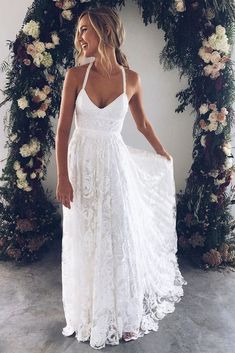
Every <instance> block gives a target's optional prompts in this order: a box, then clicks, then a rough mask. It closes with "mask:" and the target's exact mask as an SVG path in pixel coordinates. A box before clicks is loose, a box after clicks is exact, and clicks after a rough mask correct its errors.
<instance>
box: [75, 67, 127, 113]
mask: <svg viewBox="0 0 235 353" xmlns="http://www.w3.org/2000/svg"><path fill="white" fill-rule="evenodd" d="M94 61H95V60H94ZM94 61H92V62H91V63H90V66H88V68H87V71H86V74H85V78H84V82H83V86H82V88H81V90H80V91H84V92H85V94H86V96H87V98H88V99H89V101H90V102H91V103H92V104H93V106H94V107H96V108H97V109H98V110H105V109H106V108H108V107H109V106H110V105H112V104H113V103H114V102H116V101H117V100H118V98H120V97H122V96H125V97H126V98H127V101H128V96H127V94H126V82H125V81H126V77H125V76H126V75H125V71H124V67H123V66H122V65H121V73H122V87H123V91H122V93H120V94H119V95H118V96H117V97H116V98H115V99H114V100H113V101H112V102H110V103H109V104H107V105H106V106H104V107H98V105H96V104H95V103H94V102H93V101H92V100H91V98H90V96H89V95H88V93H87V91H86V84H87V80H88V77H89V73H90V69H91V67H92V65H93V63H94ZM79 93H80V92H79Z"/></svg>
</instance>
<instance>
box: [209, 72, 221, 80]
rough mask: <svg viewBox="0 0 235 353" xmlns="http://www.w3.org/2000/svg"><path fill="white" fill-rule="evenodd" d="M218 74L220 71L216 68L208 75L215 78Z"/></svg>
mask: <svg viewBox="0 0 235 353" xmlns="http://www.w3.org/2000/svg"><path fill="white" fill-rule="evenodd" d="M219 76H220V72H219V71H217V70H212V73H211V75H210V77H211V78H212V79H216V78H217V77H219Z"/></svg>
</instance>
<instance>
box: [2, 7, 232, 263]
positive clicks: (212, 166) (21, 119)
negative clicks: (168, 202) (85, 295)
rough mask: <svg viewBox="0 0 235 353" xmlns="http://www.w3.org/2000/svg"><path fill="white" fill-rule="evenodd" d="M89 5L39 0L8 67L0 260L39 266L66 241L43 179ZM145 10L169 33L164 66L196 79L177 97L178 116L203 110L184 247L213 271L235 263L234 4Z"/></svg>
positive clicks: (184, 215)
mask: <svg viewBox="0 0 235 353" xmlns="http://www.w3.org/2000/svg"><path fill="white" fill-rule="evenodd" d="M90 2H91V1H90V0H80V1H78V0H35V1H34V2H33V4H32V7H31V9H30V10H29V12H28V13H27V15H26V17H25V20H24V24H23V26H22V29H21V30H20V32H19V34H18V36H17V38H16V40H15V41H14V42H11V44H10V49H12V51H13V53H14V57H13V62H12V67H11V68H9V66H8V72H7V78H8V82H9V84H8V85H7V87H6V90H5V94H6V96H7V99H6V100H5V101H4V102H3V103H2V104H1V105H3V104H4V103H5V102H6V101H7V100H12V106H11V111H10V113H11V123H10V124H9V130H10V132H9V142H8V146H9V148H11V153H9V158H8V160H7V164H6V168H5V169H4V170H3V177H2V180H5V181H6V185H5V186H3V187H1V195H2V197H1V200H0V209H1V213H0V214H1V217H0V222H1V227H0V258H7V259H9V258H11V259H15V260H17V261H23V260H27V261H28V260H34V259H36V258H38V256H39V254H40V251H42V249H43V246H44V245H45V244H47V243H48V242H49V240H52V239H56V238H57V237H58V234H61V226H60V221H61V219H60V217H59V216H58V214H57V213H56V207H54V205H52V203H51V202H50V201H48V197H46V195H45V193H44V191H43V190H42V188H41V181H42V180H44V178H45V176H46V165H47V161H46V155H47V154H48V153H49V147H54V134H53V133H52V129H51V124H50V120H51V119H52V118H53V117H55V116H57V114H58V110H59V103H60V94H61V87H62V82H63V78H64V74H65V71H66V68H67V67H69V66H71V65H74V57H73V39H74V38H73V29H74V26H75V24H76V18H77V16H78V15H79V14H80V12H81V11H82V10H83V9H84V8H86V7H88V6H89V5H90V4H89V3H90ZM151 2H152V5H151ZM213 3H214V4H215V5H216V6H214V7H213ZM92 4H93V5H94V2H93V3H92ZM117 4H118V1H116V2H112V4H111V2H110V6H116V5H117ZM106 5H107V6H108V3H107V4H106ZM138 6H140V7H141V8H142V10H143V20H144V23H145V24H147V23H148V22H150V23H151V21H152V17H153V18H154V19H155V20H156V21H157V22H158V28H162V29H163V30H164V31H165V33H166V36H165V38H166V46H165V47H164V49H163V51H162V53H161V60H162V62H163V64H164V65H165V67H166V69H169V68H170V69H171V68H172V67H174V66H175V67H178V68H179V69H180V71H181V73H182V74H187V75H188V77H189V87H188V88H187V89H186V90H185V91H182V92H180V93H178V94H177V95H176V96H177V97H178V98H179V100H180V101H181V105H180V106H179V108H177V109H178V110H176V111H178V112H179V111H182V110H183V109H184V108H185V107H186V106H187V105H189V104H192V105H193V107H194V109H195V111H196V112H197V119H196V122H195V128H194V133H195V134H194V143H195V146H194V150H193V157H194V162H193V165H192V173H191V175H190V176H189V178H188V180H187V185H186V189H185V193H184V194H183V195H178V196H179V200H178V205H177V207H178V210H177V231H178V235H179V247H180V249H181V250H183V252H184V250H186V252H187V251H188V252H189V256H190V257H193V256H194V254H196V255H198V254H199V255H200V261H203V262H204V264H206V266H219V265H220V264H222V263H226V262H227V263H229V264H231V263H233V262H234V263H235V251H234V247H235V246H234V244H235V241H234V242H230V244H229V243H228V242H226V241H225V240H226V239H225V234H229V233H230V232H231V229H232V228H231V226H230V222H231V219H230V214H229V212H228V206H229V203H230V199H229V197H226V195H225V192H224V191H225V188H226V187H227V186H228V185H229V183H230V182H231V178H232V174H233V172H234V165H233V155H232V149H231V134H230V125H231V120H232V117H233V110H232V107H231V101H232V99H233V90H234V87H233V82H232V80H231V77H232V70H231V59H230V54H231V44H230V42H231V29H230V28H231V23H232V21H235V15H234V14H235V9H233V5H232V4H231V0H228V4H227V9H228V10H224V9H223V11H222V7H221V6H222V5H221V6H220V4H218V2H217V1H216V2H213V0H212V2H211V5H210V7H208V6H205V4H204V2H199V1H196V0H190V1H187V2H185V1H184V0H175V1H174V2H172V1H171V0H157V1H155V0H150V1H148V2H142V3H141V5H140V4H139V3H138ZM225 11H227V12H225ZM221 14H222V15H223V16H222V15H221ZM225 14H226V16H225ZM188 23H190V28H188V27H187V26H188ZM214 23H215V25H214ZM227 29H228V30H229V32H228V33H227ZM192 38H193V39H192ZM229 41H230V42H229ZM179 43H180V45H181V46H182V48H181V47H180V48H179V47H178V45H179ZM196 53H197V54H198V55H196ZM222 92H223V94H222ZM234 99H235V97H234ZM9 191H10V192H9ZM22 206H24V207H22ZM9 215H10V216H9Z"/></svg>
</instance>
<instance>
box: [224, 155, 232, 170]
mask: <svg viewBox="0 0 235 353" xmlns="http://www.w3.org/2000/svg"><path fill="white" fill-rule="evenodd" d="M232 166H233V158H231V157H228V158H226V160H225V163H224V169H230V168H232Z"/></svg>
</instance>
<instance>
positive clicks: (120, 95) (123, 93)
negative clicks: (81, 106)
mask: <svg viewBox="0 0 235 353" xmlns="http://www.w3.org/2000/svg"><path fill="white" fill-rule="evenodd" d="M81 91H84V93H85V95H86V96H87V98H88V99H89V101H90V102H91V103H92V104H93V105H94V107H96V108H97V109H99V110H104V109H106V108H108V107H109V106H110V105H112V104H113V103H114V102H115V101H116V100H118V99H119V98H121V97H122V96H123V95H124V96H125V97H126V98H127V100H128V97H127V94H126V92H122V93H121V94H119V96H117V97H116V98H115V99H114V100H113V101H112V102H110V103H109V104H107V105H106V106H105V107H103V108H100V107H98V105H96V104H95V103H94V102H93V101H92V100H91V98H90V97H89V95H88V94H87V91H86V90H85V88H84V87H83V88H82V89H81ZM79 93H80V92H79Z"/></svg>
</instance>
